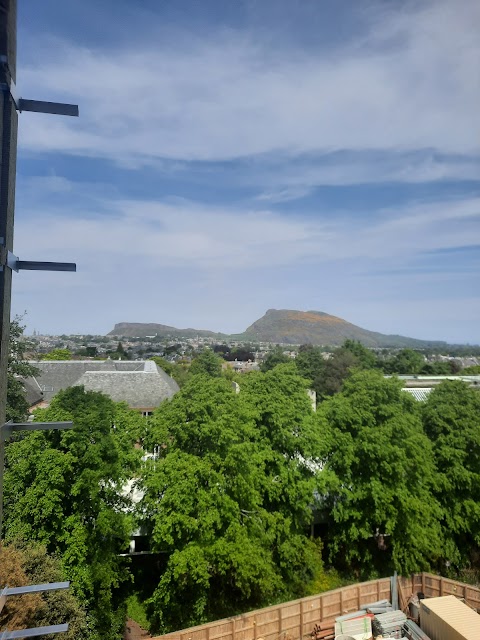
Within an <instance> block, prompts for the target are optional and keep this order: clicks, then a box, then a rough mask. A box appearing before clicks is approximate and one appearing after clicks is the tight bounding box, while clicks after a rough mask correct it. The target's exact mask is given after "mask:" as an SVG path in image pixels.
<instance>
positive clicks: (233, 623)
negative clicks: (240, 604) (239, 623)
mask: <svg viewBox="0 0 480 640" xmlns="http://www.w3.org/2000/svg"><path fill="white" fill-rule="evenodd" d="M232 640H235V618H233V619H232Z"/></svg>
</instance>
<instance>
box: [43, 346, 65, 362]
mask: <svg viewBox="0 0 480 640" xmlns="http://www.w3.org/2000/svg"><path fill="white" fill-rule="evenodd" d="M40 358H41V360H71V359H72V352H71V351H70V349H52V351H49V352H48V353H45V354H44V355H42V356H40Z"/></svg>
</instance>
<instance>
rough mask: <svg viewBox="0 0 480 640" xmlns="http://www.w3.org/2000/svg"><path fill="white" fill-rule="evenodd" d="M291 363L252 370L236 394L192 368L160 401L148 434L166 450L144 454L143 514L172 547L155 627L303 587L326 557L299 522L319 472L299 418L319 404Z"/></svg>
mask: <svg viewBox="0 0 480 640" xmlns="http://www.w3.org/2000/svg"><path fill="white" fill-rule="evenodd" d="M290 367H291V368H290V369H289V370H288V371H284V372H282V371H280V369H281V368H280V367H278V368H277V369H275V371H271V372H270V373H269V374H261V373H254V374H251V375H249V376H246V377H245V382H244V383H242V386H241V390H240V393H236V392H235V389H233V387H232V385H231V383H229V382H228V381H227V380H225V379H224V378H214V377H210V378H209V377H206V376H193V377H192V379H191V380H190V381H189V382H188V383H187V384H186V385H185V387H184V388H183V389H182V390H181V391H180V393H178V394H176V395H175V397H174V398H173V399H172V400H170V401H169V402H167V403H164V404H163V405H161V406H160V407H159V408H158V409H157V410H156V412H155V414H154V417H153V424H152V427H151V430H150V434H149V436H148V437H147V439H146V444H147V446H148V447H149V448H150V449H153V447H154V446H155V445H156V447H157V450H159V452H160V453H159V458H158V459H157V460H154V461H147V463H146V469H145V473H144V477H143V486H144V489H145V497H144V499H143V501H142V504H141V514H142V517H144V518H145V520H146V523H147V526H148V527H149V528H150V530H151V532H152V545H153V547H154V549H155V550H157V551H159V550H162V551H164V552H166V553H167V556H168V560H167V565H166V569H165V571H164V573H163V574H162V576H161V578H160V582H159V585H158V587H157V589H156V591H155V593H154V595H153V598H152V600H151V611H150V615H151V618H152V622H153V626H154V627H156V628H157V629H158V630H161V631H167V630H171V629H172V628H181V627H184V626H188V625H191V624H196V623H200V622H203V621H206V620H209V619H215V618H218V617H222V616H227V615H232V614H234V613H238V612H239V611H243V610H246V609H248V608H255V607H258V606H262V605H265V604H267V603H269V602H271V601H272V600H275V599H276V598H279V597H285V598H287V597H289V596H292V594H295V595H299V593H301V589H302V588H305V584H306V582H307V580H308V577H311V575H312V574H313V572H314V571H315V570H316V569H317V568H318V566H319V565H320V555H319V552H318V549H317V547H316V545H314V543H313V542H311V541H310V540H309V539H308V537H307V536H306V535H305V532H304V530H303V527H304V526H306V525H308V522H309V519H310V518H311V510H310V509H309V505H310V504H311V502H312V500H313V489H314V486H315V483H314V472H313V471H312V470H311V468H309V467H308V465H307V464H306V463H305V460H304V459H303V458H301V456H300V452H303V453H305V454H306V452H307V451H310V450H311V449H313V448H314V447H313V446H312V444H311V443H308V442H306V440H308V438H309V437H311V432H310V431H308V428H305V429H304V428H303V423H304V422H306V421H307V420H308V418H309V417H311V414H312V411H311V408H310V404H309V400H308V397H307V394H306V392H305V382H304V380H303V379H302V378H300V377H299V376H298V374H297V373H296V371H295V367H294V365H290ZM282 374H283V375H282ZM284 396H286V397H284ZM268 398H270V401H268ZM289 399H290V400H291V402H290V401H289Z"/></svg>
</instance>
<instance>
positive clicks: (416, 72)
mask: <svg viewBox="0 0 480 640" xmlns="http://www.w3.org/2000/svg"><path fill="white" fill-rule="evenodd" d="M479 27H480V5H479V4H478V2H476V0H456V1H455V2H451V0H433V1H432V2H428V0H422V1H416V2H413V1H412V2H410V1H408V0H405V1H402V2H398V1H393V0H383V1H377V2H376V1H374V0H362V1H361V2H359V1H354V0H349V1H347V0H303V1H302V2H300V3H297V2H293V1H291V0H288V1H287V0H204V1H202V2H197V1H194V0H163V1H162V2H160V0H139V1H138V2H135V3H133V2H131V1H129V2H127V0H115V1H113V0H95V1H94V0H85V1H84V2H78V1H77V0H62V1H60V0H42V2H38V0H19V16H18V29H19V38H18V62H19V64H18V72H17V86H18V88H19V90H20V93H21V95H22V96H23V97H25V98H35V99H43V100H58V101H62V102H73V103H77V104H79V106H80V118H79V119H76V118H62V117H58V116H48V115H42V114H31V113H23V114H21V115H20V130H19V157H18V179H17V210H16V231H15V233H16V237H15V252H16V253H17V255H19V256H20V257H21V258H22V259H32V260H33V259H38V260H42V259H43V260H69V261H76V262H77V264H78V272H77V274H65V273H62V274H52V273H38V272H37V273H36V272H30V273H29V272H23V273H20V274H16V276H15V280H14V293H13V305H14V312H17V313H21V312H23V311H24V310H26V311H27V316H26V322H27V326H28V330H29V331H32V330H33V329H34V328H35V329H37V330H38V331H41V332H44V333H106V332H108V331H110V329H111V328H112V327H113V325H114V324H115V323H116V322H126V321H130V322H160V323H163V324H171V325H175V326H179V327H186V326H189V327H196V328H208V329H212V330H219V331H225V332H240V331H243V330H244V329H245V328H246V327H247V326H248V325H249V324H251V322H253V321H254V320H255V319H257V318H258V317H260V316H261V315H263V313H264V312H265V311H266V310H267V309H268V308H277V309H282V308H283V309H302V310H310V309H314V310H319V311H326V312H328V313H332V314H334V315H338V316H340V317H343V318H345V319H346V320H349V321H350V322H353V323H355V324H358V325H360V326H363V327H365V328H368V329H372V330H376V331H382V332H384V333H399V334H403V335H409V336H412V337H419V338H428V339H438V340H447V341H450V342H470V343H478V342H479V341H480V339H479V334H478V324H479V322H478V321H479V317H480V302H479V300H480V297H479V292H480V287H479V284H478V273H479V266H480V224H479V223H480V148H479V145H480V119H479V116H478V105H479V104H480V79H479V75H478V66H479V62H480V43H479V40H478V28H479Z"/></svg>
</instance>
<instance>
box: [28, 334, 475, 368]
mask: <svg viewBox="0 0 480 640" xmlns="http://www.w3.org/2000/svg"><path fill="white" fill-rule="evenodd" d="M28 342H29V350H28V355H29V357H30V358H31V359H37V358H38V359H41V358H42V357H43V356H45V355H47V354H49V353H51V352H52V351H54V350H57V349H62V350H67V351H68V352H69V353H70V356H71V358H72V359H88V358H97V359H108V358H111V359H116V360H118V359H124V360H145V359H149V358H153V357H161V358H164V359H165V360H167V361H169V362H171V363H176V362H180V361H183V362H190V361H191V359H192V358H194V357H195V356H196V355H198V353H200V352H202V351H203V350H204V349H206V348H210V349H212V350H214V351H216V352H217V353H218V355H220V356H221V357H222V358H223V359H224V360H225V361H226V362H231V363H232V365H231V366H232V367H233V368H235V369H236V370H237V371H239V372H242V371H249V370H252V368H253V369H255V368H257V367H258V366H259V364H260V363H261V362H263V360H264V359H265V357H266V355H267V354H268V353H269V352H270V351H271V350H272V349H273V348H275V347H278V346H280V347H282V350H283V353H284V355H287V356H290V357H291V358H292V359H293V358H295V357H296V356H297V354H298V351H299V348H300V346H301V345H300V344H298V345H292V344H282V343H276V342H250V341H243V340H229V339H225V340H223V339H219V338H218V337H204V336H197V337H187V336H175V337H169V336H164V335H151V336H144V337H141V336H139V337H125V336H113V335H107V336H104V335H89V334H85V335H81V334H80V335H66V334H62V335H40V334H38V333H37V332H36V331H34V332H33V335H32V336H28ZM317 346H319V347H320V348H321V350H322V351H323V352H324V357H325V359H328V358H329V357H330V355H331V354H332V353H333V351H334V346H333V345H317ZM119 349H120V350H119ZM372 351H375V352H381V353H383V354H385V356H387V355H389V354H393V353H395V352H398V351H400V349H399V348H372ZM418 351H419V352H420V353H422V355H423V356H424V360H425V363H438V362H445V363H451V364H452V372H455V370H456V371H457V372H458V373H460V371H461V370H462V369H466V368H469V367H476V366H480V346H477V345H445V346H443V347H442V348H437V349H435V348H433V347H432V348H426V349H420V350H418Z"/></svg>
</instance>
